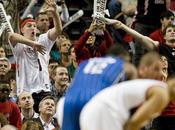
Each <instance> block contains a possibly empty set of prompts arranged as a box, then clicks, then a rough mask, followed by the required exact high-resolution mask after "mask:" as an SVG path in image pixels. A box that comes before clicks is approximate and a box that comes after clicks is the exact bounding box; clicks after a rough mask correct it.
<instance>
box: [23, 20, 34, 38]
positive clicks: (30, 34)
mask: <svg viewBox="0 0 175 130" xmlns="http://www.w3.org/2000/svg"><path fill="white" fill-rule="evenodd" d="M21 32H22V33H23V35H24V37H26V38H28V39H30V40H35V39H36V32H37V28H36V23H35V22H34V21H32V22H27V23H26V24H25V25H24V27H22V29H21Z"/></svg>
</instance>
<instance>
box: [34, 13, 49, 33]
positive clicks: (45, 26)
mask: <svg viewBox="0 0 175 130" xmlns="http://www.w3.org/2000/svg"><path fill="white" fill-rule="evenodd" d="M37 28H38V29H39V30H40V31H45V32H47V31H48V30H49V18H48V16H47V14H40V15H39V16H38V19H37Z"/></svg>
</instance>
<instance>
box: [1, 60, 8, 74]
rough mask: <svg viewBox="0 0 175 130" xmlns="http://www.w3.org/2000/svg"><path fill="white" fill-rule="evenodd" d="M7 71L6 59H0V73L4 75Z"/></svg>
mask: <svg viewBox="0 0 175 130" xmlns="http://www.w3.org/2000/svg"><path fill="white" fill-rule="evenodd" d="M8 71H9V64H8V62H7V61H5V60H4V61H3V60H2V61H0V75H1V76H3V75H6V74H7V73H8Z"/></svg>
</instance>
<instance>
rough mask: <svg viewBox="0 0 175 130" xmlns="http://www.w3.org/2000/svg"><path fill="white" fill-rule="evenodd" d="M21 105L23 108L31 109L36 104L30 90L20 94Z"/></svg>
mask: <svg viewBox="0 0 175 130" xmlns="http://www.w3.org/2000/svg"><path fill="white" fill-rule="evenodd" d="M18 105H19V107H21V108H22V109H31V108H33V105H34V100H33V98H32V95H31V94H30V93H28V92H23V93H21V94H20V95H19V103H18Z"/></svg>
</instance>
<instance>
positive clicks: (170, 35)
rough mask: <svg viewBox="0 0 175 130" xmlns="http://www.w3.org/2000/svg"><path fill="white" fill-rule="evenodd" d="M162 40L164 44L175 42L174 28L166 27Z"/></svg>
mask: <svg viewBox="0 0 175 130" xmlns="http://www.w3.org/2000/svg"><path fill="white" fill-rule="evenodd" d="M164 39H165V40H166V42H170V43H171V42H172V43H173V42H175V28H174V27H168V28H167V29H166V32H165V36H164Z"/></svg>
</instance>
